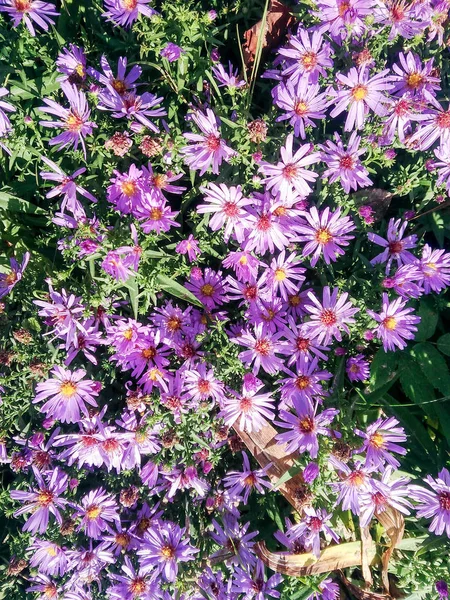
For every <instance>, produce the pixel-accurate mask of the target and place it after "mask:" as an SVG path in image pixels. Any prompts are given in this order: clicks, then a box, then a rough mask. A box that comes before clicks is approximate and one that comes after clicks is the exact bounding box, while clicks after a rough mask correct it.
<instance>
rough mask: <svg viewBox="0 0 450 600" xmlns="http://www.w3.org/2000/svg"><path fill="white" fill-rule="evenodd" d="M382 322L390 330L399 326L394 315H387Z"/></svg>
mask: <svg viewBox="0 0 450 600" xmlns="http://www.w3.org/2000/svg"><path fill="white" fill-rule="evenodd" d="M382 324H383V326H384V327H385V328H386V329H389V331H393V330H394V329H395V328H396V327H397V320H396V319H395V318H394V317H386V318H385V319H384V320H383V323H382Z"/></svg>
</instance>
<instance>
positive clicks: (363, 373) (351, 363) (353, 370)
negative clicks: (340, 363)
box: [345, 354, 370, 382]
mask: <svg viewBox="0 0 450 600" xmlns="http://www.w3.org/2000/svg"><path fill="white" fill-rule="evenodd" d="M345 370H346V372H347V376H348V378H349V379H350V381H352V382H353V381H366V379H368V377H369V375H370V365H369V362H368V361H367V360H366V359H365V358H364V355H363V354H357V355H356V356H352V357H350V358H349V359H348V360H347V364H346V366H345Z"/></svg>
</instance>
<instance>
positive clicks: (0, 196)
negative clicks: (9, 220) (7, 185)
mask: <svg viewBox="0 0 450 600" xmlns="http://www.w3.org/2000/svg"><path fill="white" fill-rule="evenodd" d="M0 208H3V209H5V210H9V211H11V212H14V213H27V214H29V215H34V214H45V211H44V210H42V208H39V207H38V206H35V205H34V204H32V203H31V202H28V201H27V200H22V199H21V198H16V196H12V195H11V194H9V193H8V192H0Z"/></svg>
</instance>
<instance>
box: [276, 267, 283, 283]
mask: <svg viewBox="0 0 450 600" xmlns="http://www.w3.org/2000/svg"><path fill="white" fill-rule="evenodd" d="M285 279H286V273H285V271H283V269H277V270H276V271H275V281H284V280H285Z"/></svg>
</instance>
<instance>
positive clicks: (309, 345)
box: [283, 315, 330, 366]
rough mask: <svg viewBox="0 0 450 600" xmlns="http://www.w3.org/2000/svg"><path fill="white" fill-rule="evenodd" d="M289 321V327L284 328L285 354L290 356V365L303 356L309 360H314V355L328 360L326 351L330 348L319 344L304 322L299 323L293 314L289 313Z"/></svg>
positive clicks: (288, 362) (288, 363)
mask: <svg viewBox="0 0 450 600" xmlns="http://www.w3.org/2000/svg"><path fill="white" fill-rule="evenodd" d="M288 323H289V327H285V328H284V329H283V337H285V338H286V341H285V343H284V347H283V354H286V355H287V356H288V357H289V358H288V361H287V365H288V366H290V365H292V364H293V363H295V362H297V361H299V360H300V358H301V357H302V356H303V357H304V358H305V359H306V360H307V361H310V360H312V359H313V357H314V356H317V357H319V358H321V359H322V360H328V357H327V355H326V354H325V352H328V351H329V350H330V348H328V347H327V346H321V345H319V344H317V342H316V340H315V339H313V338H311V336H310V335H309V334H308V331H307V327H306V326H305V324H304V323H301V324H300V325H297V324H296V322H295V320H294V318H293V317H292V315H289V317H288Z"/></svg>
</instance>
